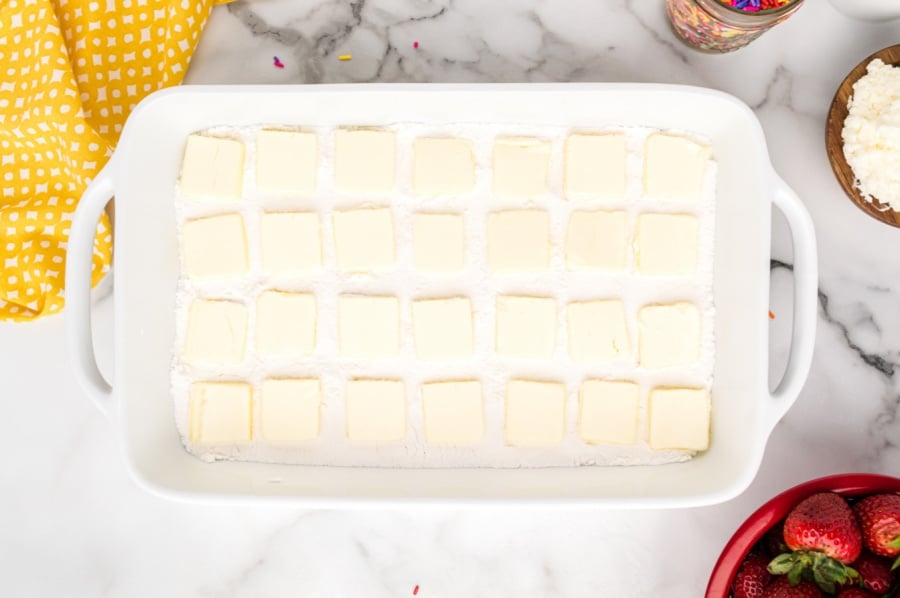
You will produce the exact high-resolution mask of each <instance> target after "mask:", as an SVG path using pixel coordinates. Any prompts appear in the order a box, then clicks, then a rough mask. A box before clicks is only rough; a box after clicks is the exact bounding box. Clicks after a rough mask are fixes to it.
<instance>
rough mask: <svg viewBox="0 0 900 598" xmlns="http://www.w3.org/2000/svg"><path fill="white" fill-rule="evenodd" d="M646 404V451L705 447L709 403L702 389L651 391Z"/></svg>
mask: <svg viewBox="0 0 900 598" xmlns="http://www.w3.org/2000/svg"><path fill="white" fill-rule="evenodd" d="M649 403H650V448H652V449H654V450H663V449H686V450H691V451H705V450H706V449H707V448H709V416H710V401H709V392H708V391H707V390H706V389H705V388H655V389H653V390H652V391H650V400H649Z"/></svg>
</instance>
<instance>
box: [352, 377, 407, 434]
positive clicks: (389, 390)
mask: <svg viewBox="0 0 900 598" xmlns="http://www.w3.org/2000/svg"><path fill="white" fill-rule="evenodd" d="M346 400H347V439H348V440H350V441H351V442H358V443H364V444H379V443H389V442H400V441H402V440H403V439H404V438H405V437H406V395H405V391H404V389H403V382H401V381H400V380H365V379H357V380H350V381H349V382H347V390H346Z"/></svg>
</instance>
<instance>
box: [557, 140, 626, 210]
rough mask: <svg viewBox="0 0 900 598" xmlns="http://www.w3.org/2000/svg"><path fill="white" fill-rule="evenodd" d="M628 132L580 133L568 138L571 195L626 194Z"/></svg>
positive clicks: (606, 196) (567, 174) (568, 189)
mask: <svg viewBox="0 0 900 598" xmlns="http://www.w3.org/2000/svg"><path fill="white" fill-rule="evenodd" d="M627 156H628V150H627V147H626V140H625V135H622V134H621V133H600V134H578V135H569V137H568V138H567V139H566V164H565V175H564V176H565V193H566V197H567V198H569V199H618V198H622V197H625V160H626V158H627Z"/></svg>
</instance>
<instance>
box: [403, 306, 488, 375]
mask: <svg viewBox="0 0 900 598" xmlns="http://www.w3.org/2000/svg"><path fill="white" fill-rule="evenodd" d="M412 318H413V337H414V338H415V346H416V357H418V358H419V359H425V360H444V359H466V358H467V357H471V356H472V352H473V350H474V340H473V336H474V334H473V330H472V302H471V301H470V300H469V298H468V297H452V298H448V299H419V300H417V301H413V304H412Z"/></svg>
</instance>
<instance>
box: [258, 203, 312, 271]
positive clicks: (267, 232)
mask: <svg viewBox="0 0 900 598" xmlns="http://www.w3.org/2000/svg"><path fill="white" fill-rule="evenodd" d="M260 237H261V238H260V252H261V253H262V266H263V270H264V271H265V272H266V273H267V274H288V273H299V272H311V271H315V270H318V269H319V268H320V267H321V266H322V235H321V232H320V228H319V215H318V214H316V213H314V212H264V213H263V214H262V216H260Z"/></svg>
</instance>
